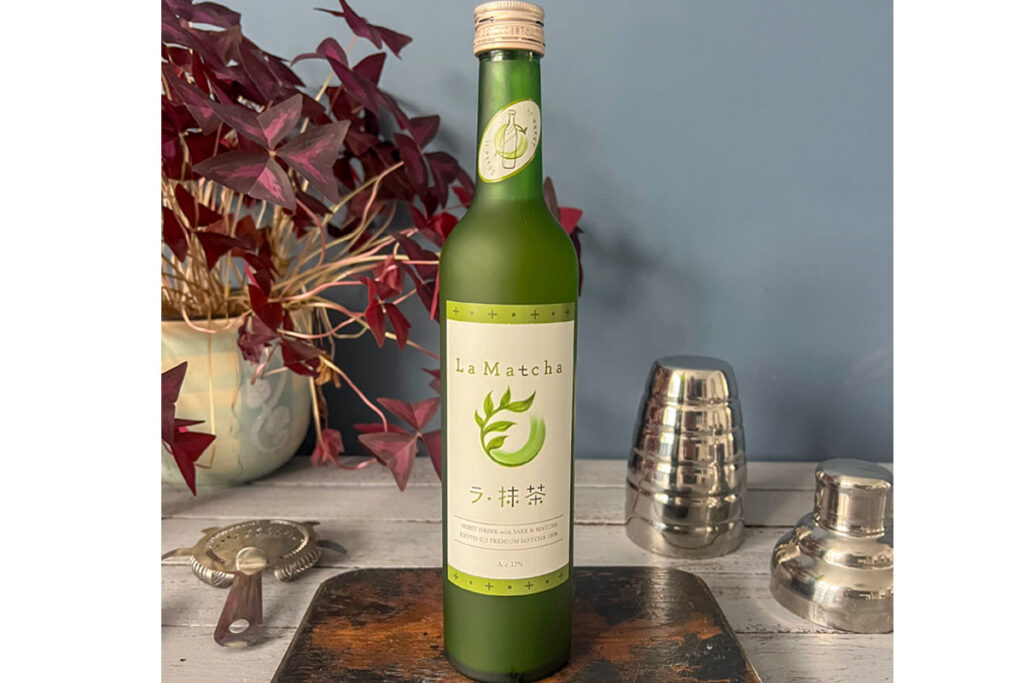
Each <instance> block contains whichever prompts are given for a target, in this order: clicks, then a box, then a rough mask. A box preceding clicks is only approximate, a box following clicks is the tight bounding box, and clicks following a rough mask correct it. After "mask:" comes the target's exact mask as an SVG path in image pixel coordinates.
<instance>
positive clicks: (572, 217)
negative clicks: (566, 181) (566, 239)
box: [558, 206, 583, 235]
mask: <svg viewBox="0 0 1024 683" xmlns="http://www.w3.org/2000/svg"><path fill="white" fill-rule="evenodd" d="M582 216H583V211H581V210H580V209H574V208H572V207H569V206H563V207H560V208H559V209H558V222H559V223H561V224H562V227H563V228H565V231H566V232H567V233H569V234H570V235H571V234H572V232H573V230H575V229H576V226H577V225H578V224H579V222H580V218H581V217H582Z"/></svg>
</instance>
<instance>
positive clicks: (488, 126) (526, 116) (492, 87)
mask: <svg viewBox="0 0 1024 683" xmlns="http://www.w3.org/2000/svg"><path fill="white" fill-rule="evenodd" d="M540 146H541V129H540V56H538V55H537V54H536V53H534V52H530V51H528V50H492V51H490V52H485V53H483V54H481V55H480V100H479V108H478V110H477V156H476V165H477V167H476V173H477V183H476V197H475V199H474V203H476V202H480V203H483V204H486V203H488V202H492V201H505V200H529V199H538V200H543V196H544V195H543V182H544V171H543V168H542V164H541V149H540Z"/></svg>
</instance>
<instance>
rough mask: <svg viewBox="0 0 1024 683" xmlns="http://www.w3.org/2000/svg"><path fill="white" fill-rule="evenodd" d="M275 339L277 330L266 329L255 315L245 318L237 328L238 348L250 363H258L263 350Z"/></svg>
mask: <svg viewBox="0 0 1024 683" xmlns="http://www.w3.org/2000/svg"><path fill="white" fill-rule="evenodd" d="M277 338H278V335H277V330H276V329H271V328H270V327H268V326H267V325H266V323H264V322H263V321H262V320H260V319H259V318H258V317H256V316H255V315H248V316H246V317H245V319H244V320H243V321H242V325H241V326H240V327H239V328H238V348H239V350H240V351H241V352H242V357H243V358H245V359H246V360H247V361H249V362H250V363H258V362H260V361H261V360H262V359H263V351H264V349H266V348H267V346H268V345H269V344H270V343H271V342H272V341H274V340H275V339H277Z"/></svg>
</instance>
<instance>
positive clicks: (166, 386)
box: [160, 361, 188, 439]
mask: <svg viewBox="0 0 1024 683" xmlns="http://www.w3.org/2000/svg"><path fill="white" fill-rule="evenodd" d="M187 370H188V362H187V361H186V362H183V363H178V364H177V365H175V366H174V367H173V368H171V369H170V370H165V371H164V372H163V373H162V374H161V375H160V402H161V404H162V405H163V407H164V411H165V412H166V409H167V408H168V407H169V408H171V409H172V410H171V412H172V415H171V419H170V420H169V421H168V427H170V426H171V425H173V424H174V415H173V408H174V404H175V403H177V401H178V395H179V394H181V385H182V383H184V381H185V372H186V371H187ZM169 436H170V434H169V433H168V434H164V438H165V439H167V438H168V437H169Z"/></svg>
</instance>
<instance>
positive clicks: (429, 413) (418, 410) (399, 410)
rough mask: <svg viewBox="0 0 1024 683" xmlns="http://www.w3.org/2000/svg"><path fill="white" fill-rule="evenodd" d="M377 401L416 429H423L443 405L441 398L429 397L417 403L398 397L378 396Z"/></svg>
mask: <svg viewBox="0 0 1024 683" xmlns="http://www.w3.org/2000/svg"><path fill="white" fill-rule="evenodd" d="M377 402H378V403H380V404H381V405H382V406H384V407H385V408H387V409H388V412H390V413H392V414H394V415H395V416H396V417H399V418H401V419H403V420H405V421H406V422H407V423H408V424H409V425H410V426H411V427H412V428H413V429H415V430H416V431H418V432H419V431H423V428H424V427H426V426H427V424H429V423H430V421H431V420H432V419H433V417H434V415H435V414H436V413H437V409H438V407H439V406H440V405H441V399H439V398H437V397H435V398H428V399H426V400H423V401H418V402H416V403H408V402H406V401H401V400H399V399H397V398H378V399H377Z"/></svg>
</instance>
